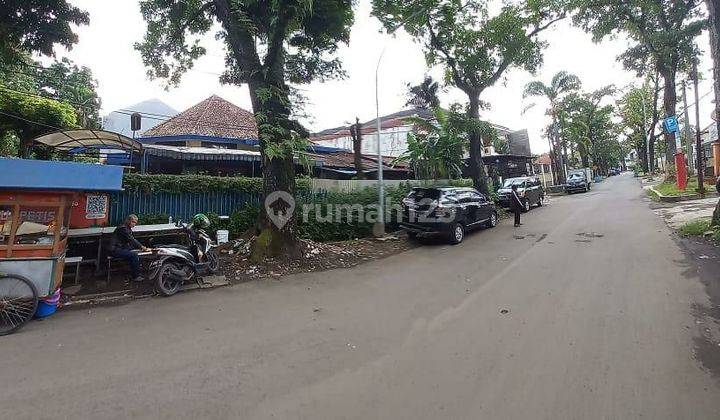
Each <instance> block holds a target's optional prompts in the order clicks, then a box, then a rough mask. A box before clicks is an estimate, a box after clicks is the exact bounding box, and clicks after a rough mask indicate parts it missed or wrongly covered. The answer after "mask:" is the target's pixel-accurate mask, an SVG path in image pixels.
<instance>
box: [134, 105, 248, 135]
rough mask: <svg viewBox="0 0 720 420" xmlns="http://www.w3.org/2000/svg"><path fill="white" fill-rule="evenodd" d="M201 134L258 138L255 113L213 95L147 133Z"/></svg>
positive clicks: (146, 133)
mask: <svg viewBox="0 0 720 420" xmlns="http://www.w3.org/2000/svg"><path fill="white" fill-rule="evenodd" d="M181 135H198V136H208V137H224V138H231V139H257V138H258V134H257V124H256V123H255V117H254V116H253V114H252V113H251V112H249V111H246V110H244V109H242V108H240V107H239V106H237V105H235V104H232V103H230V102H228V101H226V100H225V99H223V98H221V97H219V96H217V95H212V96H211V97H209V98H207V99H205V100H204V101H202V102H200V103H199V104H197V105H194V106H192V107H190V108H188V109H187V110H185V111H183V112H181V113H179V114H178V115H176V116H174V117H173V118H170V119H169V120H167V121H165V122H163V123H161V124H158V125H156V126H155V127H153V128H151V129H150V130H148V131H146V132H145V133H144V134H143V137H164V136H181Z"/></svg>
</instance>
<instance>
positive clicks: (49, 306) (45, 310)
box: [35, 300, 57, 318]
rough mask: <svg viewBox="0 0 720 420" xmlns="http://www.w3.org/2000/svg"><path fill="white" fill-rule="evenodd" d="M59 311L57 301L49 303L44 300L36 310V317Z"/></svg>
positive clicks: (43, 316)
mask: <svg viewBox="0 0 720 420" xmlns="http://www.w3.org/2000/svg"><path fill="white" fill-rule="evenodd" d="M55 311H57V303H47V302H45V301H44V300H40V301H39V302H38V306H37V309H36V310H35V318H45V317H48V316H50V315H52V314H54V313H55Z"/></svg>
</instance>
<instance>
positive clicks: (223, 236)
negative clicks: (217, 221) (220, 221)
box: [216, 230, 230, 245]
mask: <svg viewBox="0 0 720 420" xmlns="http://www.w3.org/2000/svg"><path fill="white" fill-rule="evenodd" d="M216 235H217V243H218V245H220V244H224V243H226V242H227V241H228V240H229V239H230V231H228V230H218V231H217V233H216Z"/></svg>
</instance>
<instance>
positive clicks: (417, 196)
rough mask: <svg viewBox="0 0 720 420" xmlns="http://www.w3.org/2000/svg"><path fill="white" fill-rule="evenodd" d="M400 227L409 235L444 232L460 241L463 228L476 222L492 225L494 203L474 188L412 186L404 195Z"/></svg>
mask: <svg viewBox="0 0 720 420" xmlns="http://www.w3.org/2000/svg"><path fill="white" fill-rule="evenodd" d="M402 205H403V220H402V222H401V223H400V227H401V228H402V229H404V230H405V231H407V232H408V234H409V235H410V236H415V235H417V234H436V233H439V234H443V235H447V237H448V240H449V241H450V243H451V244H459V243H460V242H462V240H463V239H464V238H465V232H466V231H467V230H469V229H472V228H475V227H477V226H486V227H495V226H496V225H497V222H498V214H497V210H496V209H495V204H493V202H492V201H491V200H488V198H487V197H485V196H484V195H482V194H480V193H479V192H478V191H477V190H475V189H473V188H456V187H442V188H419V187H416V188H413V190H412V191H411V192H410V194H408V195H407V197H405V199H403V202H402Z"/></svg>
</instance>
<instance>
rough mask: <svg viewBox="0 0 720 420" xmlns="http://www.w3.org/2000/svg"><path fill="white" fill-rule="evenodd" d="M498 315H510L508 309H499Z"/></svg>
mask: <svg viewBox="0 0 720 420" xmlns="http://www.w3.org/2000/svg"><path fill="white" fill-rule="evenodd" d="M500 313H501V314H503V315H505V314H509V313H510V310H509V309H500Z"/></svg>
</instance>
